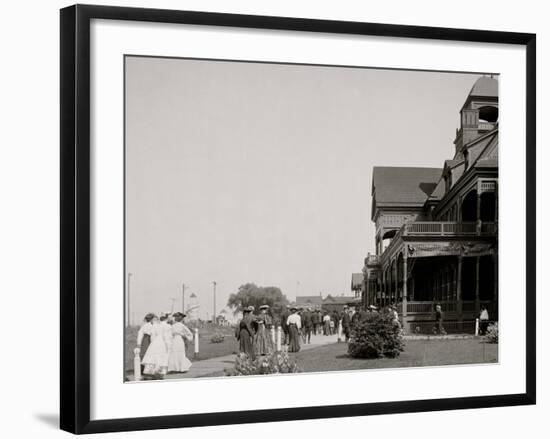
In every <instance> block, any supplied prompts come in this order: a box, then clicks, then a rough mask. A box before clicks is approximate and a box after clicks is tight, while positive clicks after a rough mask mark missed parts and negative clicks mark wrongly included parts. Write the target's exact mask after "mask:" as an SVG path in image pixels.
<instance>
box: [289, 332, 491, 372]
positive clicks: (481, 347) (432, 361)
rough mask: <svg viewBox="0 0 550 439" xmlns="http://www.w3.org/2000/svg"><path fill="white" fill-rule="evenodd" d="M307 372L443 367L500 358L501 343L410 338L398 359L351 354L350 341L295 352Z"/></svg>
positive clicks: (294, 355)
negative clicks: (363, 356)
mask: <svg viewBox="0 0 550 439" xmlns="http://www.w3.org/2000/svg"><path fill="white" fill-rule="evenodd" d="M291 356H292V358H293V359H295V360H296V361H297V362H298V364H299V366H300V367H301V368H302V370H303V371H304V372H321V371H338V370H356V369H381V368H394V367H418V366H443V365H456V364H473V363H495V362H497V361H498V345H496V344H487V343H484V342H483V341H481V340H480V339H465V340H463V339H458V340H409V341H407V342H406V345H405V351H404V352H402V353H401V355H400V356H399V357H398V358H376V359H363V358H351V357H349V356H348V355H347V344H346V343H336V344H331V345H328V346H320V347H318V348H313V349H310V350H307V351H302V352H298V353H296V354H291Z"/></svg>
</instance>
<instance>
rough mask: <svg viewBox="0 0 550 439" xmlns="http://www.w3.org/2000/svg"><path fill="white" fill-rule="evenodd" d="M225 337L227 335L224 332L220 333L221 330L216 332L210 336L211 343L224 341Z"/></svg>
mask: <svg viewBox="0 0 550 439" xmlns="http://www.w3.org/2000/svg"><path fill="white" fill-rule="evenodd" d="M224 339H225V336H224V335H223V334H220V333H219V332H216V333H215V334H213V335H212V337H210V342H211V343H223V341H224Z"/></svg>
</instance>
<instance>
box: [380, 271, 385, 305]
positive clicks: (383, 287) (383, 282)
mask: <svg viewBox="0 0 550 439" xmlns="http://www.w3.org/2000/svg"><path fill="white" fill-rule="evenodd" d="M380 291H381V295H380V305H382V306H384V302H385V301H386V270H385V269H384V270H382V288H381V290H380Z"/></svg>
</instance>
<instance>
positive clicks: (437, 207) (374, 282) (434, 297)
mask: <svg viewBox="0 0 550 439" xmlns="http://www.w3.org/2000/svg"><path fill="white" fill-rule="evenodd" d="M460 115H461V118H460V120H461V123H460V128H459V129H457V130H456V133H455V140H454V145H455V147H454V154H453V156H452V158H451V159H450V160H446V161H445V162H444V163H443V167H442V168H411V167H374V169H373V179H372V192H371V195H372V209H371V219H372V221H373V222H374V223H375V225H376V233H375V237H374V238H375V249H376V250H375V254H372V255H371V254H369V255H368V256H367V258H366V259H365V261H364V267H363V275H364V281H363V290H362V291H363V303H364V304H365V305H370V304H375V305H386V304H389V303H395V304H397V307H398V312H399V314H400V315H401V318H402V322H403V325H404V329H405V330H406V331H409V330H416V328H420V329H421V330H425V329H426V328H429V327H430V326H431V324H432V323H431V321H432V318H433V309H434V305H435V303H440V304H441V306H442V308H443V311H444V313H445V319H446V325H445V327H446V328H447V330H451V331H452V330H457V331H462V330H464V328H465V327H466V326H467V325H470V326H472V325H473V324H474V323H473V322H474V319H475V317H476V316H477V314H478V313H479V309H480V306H481V305H485V306H487V307H488V310H489V314H490V318H491V319H497V318H498V282H497V279H498V277H497V273H498V227H497V226H498V82H497V80H496V79H494V78H489V77H482V78H480V79H478V80H477V81H476V83H475V84H474V86H473V87H472V89H471V91H470V93H469V94H468V96H467V97H466V101H465V102H464V105H463V106H462V108H461V110H460Z"/></svg>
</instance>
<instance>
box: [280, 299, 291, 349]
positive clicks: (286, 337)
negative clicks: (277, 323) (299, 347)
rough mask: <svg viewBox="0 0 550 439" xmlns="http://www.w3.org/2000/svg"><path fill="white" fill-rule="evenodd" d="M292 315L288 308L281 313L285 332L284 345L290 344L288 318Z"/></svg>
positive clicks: (282, 327)
mask: <svg viewBox="0 0 550 439" xmlns="http://www.w3.org/2000/svg"><path fill="white" fill-rule="evenodd" d="M289 315H290V312H288V308H287V307H286V306H285V307H284V309H283V312H282V313H281V329H282V330H283V334H284V336H283V344H285V345H286V344H288V325H287V323H286V321H287V319H288V316H289Z"/></svg>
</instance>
